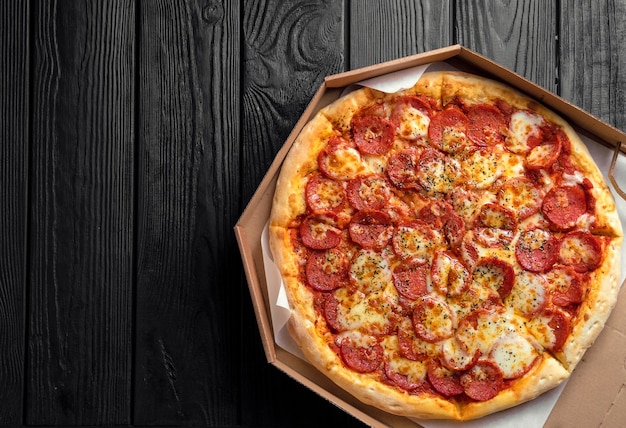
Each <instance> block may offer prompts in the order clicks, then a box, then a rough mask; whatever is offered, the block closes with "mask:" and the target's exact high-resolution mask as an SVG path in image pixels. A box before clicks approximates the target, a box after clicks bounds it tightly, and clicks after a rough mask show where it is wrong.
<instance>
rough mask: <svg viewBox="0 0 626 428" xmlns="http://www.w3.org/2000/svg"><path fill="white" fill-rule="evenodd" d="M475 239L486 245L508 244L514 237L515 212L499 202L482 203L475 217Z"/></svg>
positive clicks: (498, 245)
mask: <svg viewBox="0 0 626 428" xmlns="http://www.w3.org/2000/svg"><path fill="white" fill-rule="evenodd" d="M475 224H476V228H475V230H474V231H475V233H476V239H477V240H478V242H480V243H481V244H482V245H484V246H486V247H501V246H503V245H508V244H509V243H511V241H512V240H513V238H514V235H515V229H516V228H517V221H516V220H515V214H514V213H513V211H511V210H510V209H508V208H505V207H503V206H502V205H499V204H492V203H488V204H484V205H483V206H482V207H481V208H480V211H479V213H478V216H477V218H476V222H475Z"/></svg>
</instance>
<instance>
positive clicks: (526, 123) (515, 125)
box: [506, 110, 543, 153]
mask: <svg viewBox="0 0 626 428" xmlns="http://www.w3.org/2000/svg"><path fill="white" fill-rule="evenodd" d="M542 124H543V118H542V117H541V116H539V115H536V114H533V113H530V112H528V111H523V110H520V111H517V112H515V113H513V114H512V115H511V121H510V124H509V135H508V137H507V139H506V146H507V148H508V149H509V150H511V151H512V152H513V153H526V152H527V151H528V144H527V141H528V137H530V136H537V135H539V127H540V126H541V125H542Z"/></svg>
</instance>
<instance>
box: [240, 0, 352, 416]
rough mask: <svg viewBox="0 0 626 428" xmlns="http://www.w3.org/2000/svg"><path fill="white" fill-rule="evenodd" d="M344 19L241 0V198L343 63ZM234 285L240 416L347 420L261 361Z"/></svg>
mask: <svg viewBox="0 0 626 428" xmlns="http://www.w3.org/2000/svg"><path fill="white" fill-rule="evenodd" d="M344 25H345V22H344V7H343V5H342V2H328V1H322V0H316V1H308V0H288V1H279V0H261V1H254V2H244V3H243V28H242V32H243V39H244V52H243V56H244V76H243V77H244V79H243V94H242V96H243V98H242V99H243V118H242V119H243V134H242V137H243V138H242V141H243V153H242V155H243V161H242V166H245V168H242V177H243V179H242V181H243V183H242V184H243V187H242V189H243V196H242V203H243V204H245V203H247V201H248V199H249V198H250V196H251V195H252V193H253V192H254V190H255V189H256V187H257V186H258V184H259V182H260V181H261V179H262V177H263V176H264V174H265V172H266V171H267V168H268V166H269V164H270V163H271V161H272V160H273V158H274V156H275V154H276V152H277V151H278V149H279V148H280V147H281V146H282V145H283V143H284V141H285V139H286V138H287V136H288V135H289V133H290V132H291V129H292V127H293V126H294V125H295V123H296V121H297V120H298V119H299V117H300V115H301V114H302V112H303V111H304V109H305V108H306V106H307V104H308V102H309V101H310V99H311V97H312V96H313V94H314V93H315V91H316V90H317V89H318V87H319V85H320V84H321V83H322V81H323V79H324V77H325V76H326V75H329V74H334V73H337V72H340V71H344V68H345V67H344V45H343V40H344ZM242 209H243V205H242ZM242 281H245V280H244V279H243V278H242ZM242 289H243V290H245V294H246V295H244V296H243V298H242V309H241V311H242V333H241V334H242V339H241V340H242V357H241V373H242V375H241V376H242V377H241V387H240V388H241V396H240V400H241V410H240V413H241V421H240V424H241V425H242V426H274V427H280V426H284V427H294V426H327V425H329V424H330V425H331V426H350V424H355V423H356V422H357V421H356V419H354V418H353V417H351V416H349V415H347V414H346V413H344V412H343V411H341V410H339V409H338V408H337V407H335V406H333V405H332V404H331V403H329V402H328V401H326V400H324V399H323V398H321V397H319V396H318V395H316V394H315V393H313V392H311V391H310V390H308V389H307V388H305V387H304V386H301V385H300V384H298V383H297V382H296V381H294V380H293V379H291V378H289V377H288V376H287V375H286V374H284V373H282V372H280V371H279V370H278V369H276V368H274V367H272V366H271V365H269V364H268V363H267V361H266V359H265V354H264V353H263V348H262V345H261V340H260V337H259V332H258V328H257V325H256V321H255V318H254V312H253V309H252V304H251V301H250V297H249V295H247V285H246V284H245V282H242Z"/></svg>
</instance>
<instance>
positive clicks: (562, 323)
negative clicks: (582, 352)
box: [527, 308, 571, 352]
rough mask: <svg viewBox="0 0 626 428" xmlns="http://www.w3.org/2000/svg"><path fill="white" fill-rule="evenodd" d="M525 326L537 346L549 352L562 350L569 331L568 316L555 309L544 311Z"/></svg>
mask: <svg viewBox="0 0 626 428" xmlns="http://www.w3.org/2000/svg"><path fill="white" fill-rule="evenodd" d="M527 325H528V328H529V331H530V332H531V333H532V334H533V336H535V339H537V341H538V342H539V344H540V345H541V346H543V347H544V348H545V349H546V350H547V351H551V352H556V351H559V350H560V349H561V348H563V345H565V342H566V341H567V338H568V337H569V334H570V331H571V322H570V317H569V315H567V314H566V313H565V312H563V311H562V310H560V309H557V308H552V309H546V310H544V311H543V312H542V313H541V314H540V315H539V316H538V317H536V318H534V319H532V320H531V321H530V322H529V323H528V324H527Z"/></svg>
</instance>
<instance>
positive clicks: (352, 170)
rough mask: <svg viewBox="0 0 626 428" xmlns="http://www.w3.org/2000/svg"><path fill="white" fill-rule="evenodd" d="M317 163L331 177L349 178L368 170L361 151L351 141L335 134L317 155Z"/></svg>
mask: <svg viewBox="0 0 626 428" xmlns="http://www.w3.org/2000/svg"><path fill="white" fill-rule="evenodd" d="M317 165H318V167H319V169H320V171H322V172H323V173H324V175H326V176H327V177H329V178H332V179H334V180H349V179H351V178H355V177H357V176H358V175H359V174H363V173H364V172H366V171H367V169H366V168H365V166H364V165H363V164H362V163H361V155H360V153H359V151H358V150H357V149H356V147H354V145H353V144H351V143H350V142H349V141H347V140H345V139H343V138H341V137H338V136H335V137H332V138H331V139H330V140H329V141H328V144H327V145H326V147H325V148H324V149H323V150H322V151H320V153H319V155H318V156H317Z"/></svg>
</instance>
